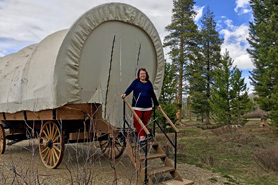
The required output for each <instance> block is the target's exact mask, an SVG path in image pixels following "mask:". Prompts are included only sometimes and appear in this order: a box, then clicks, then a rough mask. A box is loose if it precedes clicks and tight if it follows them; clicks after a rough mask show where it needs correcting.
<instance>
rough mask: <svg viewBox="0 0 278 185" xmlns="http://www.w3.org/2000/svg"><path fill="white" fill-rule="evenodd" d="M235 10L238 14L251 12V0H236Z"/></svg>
mask: <svg viewBox="0 0 278 185" xmlns="http://www.w3.org/2000/svg"><path fill="white" fill-rule="evenodd" d="M234 11H235V12H236V13H238V14H245V13H249V12H251V8H250V7H249V0H236V7H235V8H234Z"/></svg>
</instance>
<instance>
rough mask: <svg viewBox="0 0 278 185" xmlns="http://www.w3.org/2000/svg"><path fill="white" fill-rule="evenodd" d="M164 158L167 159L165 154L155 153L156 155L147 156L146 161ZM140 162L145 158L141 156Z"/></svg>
mask: <svg viewBox="0 0 278 185" xmlns="http://www.w3.org/2000/svg"><path fill="white" fill-rule="evenodd" d="M165 157H167V156H166V154H159V153H156V154H148V157H147V159H148V160H149V159H157V158H165ZM140 160H141V161H144V160H145V156H141V157H140Z"/></svg>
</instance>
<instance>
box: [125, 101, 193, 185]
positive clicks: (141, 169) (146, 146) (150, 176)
mask: <svg viewBox="0 0 278 185" xmlns="http://www.w3.org/2000/svg"><path fill="white" fill-rule="evenodd" d="M125 104H126V105H127V106H128V107H129V109H130V110H131V111H132V112H133V114H135V117H136V119H137V120H138V122H139V123H140V124H141V126H142V128H143V129H144V131H145V132H146V134H147V135H148V137H149V139H146V140H145V141H143V142H140V143H139V142H138V139H137V134H136V133H135V132H134V131H133V129H132V128H131V126H130V124H129V123H128V122H127V120H126V118H125ZM161 112H162V114H163V115H164V116H165V118H166V119H167V120H168V122H169V123H170V124H171V125H172V127H173V128H174V130H175V142H174V143H173V142H172V141H171V140H170V138H169V137H168V135H167V133H166V132H165V131H164V130H163V128H162V127H161V126H160V125H159V123H157V121H156V120H155V119H154V126H153V127H154V128H153V132H152V133H151V132H150V131H149V130H148V129H147V128H146V127H145V126H144V124H143V123H142V121H141V120H140V118H139V117H138V116H137V115H136V113H135V112H134V111H133V109H132V107H131V106H130V104H129V103H128V102H127V101H126V100H125V99H124V116H123V119H124V125H123V131H124V132H126V133H124V134H125V135H126V136H127V137H126V149H125V152H126V154H127V155H128V156H129V158H130V160H131V162H132V164H133V165H134V167H135V169H136V170H137V172H138V174H139V175H140V176H141V178H142V180H143V181H144V184H150V185H153V184H157V183H161V184H168V185H172V184H173V185H174V184H175V185H190V184H193V181H189V180H186V179H183V178H182V177H181V176H180V174H179V173H178V170H177V169H176V154H177V152H176V151H177V147H176V146H177V133H178V129H177V128H176V127H175V125H174V124H173V123H172V122H171V120H170V119H169V118H168V116H167V115H166V114H165V113H164V111H163V110H162V109H161ZM154 116H155V113H154ZM156 125H158V127H159V128H160V129H161V130H162V132H163V133H164V135H165V137H166V138H167V139H168V140H169V142H170V143H171V145H172V146H173V147H174V148H175V160H174V165H173V164H172V162H171V161H170V159H169V158H168V157H167V155H166V154H165V152H164V151H163V150H162V148H161V147H160V146H159V143H158V142H157V140H156V138H155V126H156ZM159 159H160V160H159ZM157 160H158V161H159V162H158V161H157ZM150 163H151V164H150ZM162 174H170V177H171V179H169V178H162V181H160V182H157V181H156V178H155V177H156V176H159V175H162ZM168 176H169V175H168ZM165 179H167V181H164V180H165Z"/></svg>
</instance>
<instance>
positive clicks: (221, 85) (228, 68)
mask: <svg viewBox="0 0 278 185" xmlns="http://www.w3.org/2000/svg"><path fill="white" fill-rule="evenodd" d="M232 65H233V61H232V59H231V58H230V56H229V53H228V51H226V52H225V53H224V55H223V57H222V60H221V65H220V67H219V69H217V70H216V71H215V76H214V77H215V82H214V85H213V86H212V94H211V99H210V100H209V103H210V107H211V109H212V112H213V116H212V118H213V120H214V121H215V122H216V123H217V124H221V125H230V124H231V122H232V115H231V114H232V113H231V104H230V103H231V101H232V99H233V98H235V96H234V95H233V93H232V92H231V86H232V78H233V75H234V74H235V70H236V68H235V67H232Z"/></svg>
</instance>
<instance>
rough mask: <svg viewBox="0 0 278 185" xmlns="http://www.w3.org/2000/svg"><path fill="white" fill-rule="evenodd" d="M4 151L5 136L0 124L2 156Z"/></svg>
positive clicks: (0, 150) (0, 149)
mask: <svg viewBox="0 0 278 185" xmlns="http://www.w3.org/2000/svg"><path fill="white" fill-rule="evenodd" d="M5 149H6V136H5V130H4V127H3V125H1V124H0V154H3V153H4V152H5Z"/></svg>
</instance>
